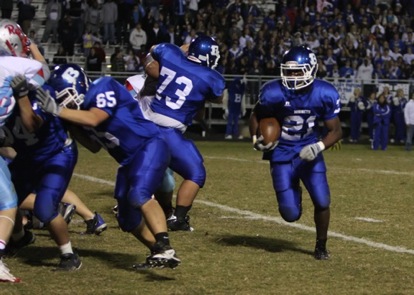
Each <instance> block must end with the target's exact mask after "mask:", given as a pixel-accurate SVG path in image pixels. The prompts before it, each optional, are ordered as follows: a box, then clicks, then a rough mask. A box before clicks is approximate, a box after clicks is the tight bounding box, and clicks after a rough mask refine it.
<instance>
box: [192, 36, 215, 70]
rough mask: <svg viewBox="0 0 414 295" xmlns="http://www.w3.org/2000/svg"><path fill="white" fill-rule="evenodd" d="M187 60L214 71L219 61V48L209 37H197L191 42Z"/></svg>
mask: <svg viewBox="0 0 414 295" xmlns="http://www.w3.org/2000/svg"><path fill="white" fill-rule="evenodd" d="M187 58H188V59H189V60H191V61H193V62H196V63H199V64H202V65H203V66H206V67H209V68H212V69H214V68H215V67H216V66H217V64H218V61H219V59H220V51H219V46H218V44H217V42H216V40H214V39H213V38H211V37H209V36H205V35H203V36H198V37H197V38H194V39H193V40H192V41H191V43H190V46H189V48H188V55H187Z"/></svg>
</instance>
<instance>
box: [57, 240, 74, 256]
mask: <svg viewBox="0 0 414 295" xmlns="http://www.w3.org/2000/svg"><path fill="white" fill-rule="evenodd" d="M59 249H60V252H61V253H62V254H67V253H73V250H72V244H71V243H70V241H69V243H67V244H64V245H62V246H59Z"/></svg>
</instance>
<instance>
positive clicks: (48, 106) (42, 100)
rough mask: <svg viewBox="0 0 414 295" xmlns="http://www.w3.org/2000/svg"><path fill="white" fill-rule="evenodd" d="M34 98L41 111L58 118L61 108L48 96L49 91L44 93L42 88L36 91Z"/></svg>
mask: <svg viewBox="0 0 414 295" xmlns="http://www.w3.org/2000/svg"><path fill="white" fill-rule="evenodd" d="M36 98H37V100H38V101H39V105H40V107H41V108H42V110H43V111H45V112H46V113H50V114H52V115H54V116H59V114H60V112H61V111H62V107H61V106H59V105H58V104H57V103H56V101H55V100H54V98H53V97H51V96H50V93H49V91H45V90H44V89H43V88H41V87H40V88H38V89H37V90H36Z"/></svg>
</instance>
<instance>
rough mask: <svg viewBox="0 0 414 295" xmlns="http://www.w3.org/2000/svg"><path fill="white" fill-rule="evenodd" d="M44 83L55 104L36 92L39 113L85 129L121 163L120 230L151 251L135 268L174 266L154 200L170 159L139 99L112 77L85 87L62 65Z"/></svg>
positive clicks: (75, 70)
mask: <svg viewBox="0 0 414 295" xmlns="http://www.w3.org/2000/svg"><path fill="white" fill-rule="evenodd" d="M48 83H49V84H50V85H51V86H52V87H53V88H54V90H55V91H56V93H57V94H56V97H57V101H58V102H59V104H57V102H56V101H55V100H54V99H53V98H52V97H51V96H50V95H49V94H48V93H47V92H45V91H43V90H38V93H37V98H38V100H39V104H40V105H41V107H42V109H43V110H44V111H46V112H48V113H51V114H54V115H55V116H58V117H60V118H62V119H64V120H66V121H68V122H70V123H73V124H77V125H78V126H79V125H80V126H83V131H86V132H87V133H88V135H89V136H90V138H92V139H94V140H95V143H99V145H100V146H102V147H103V148H105V149H106V150H107V151H108V153H109V154H110V155H111V156H112V157H113V158H114V159H115V160H116V161H117V162H118V163H119V164H120V167H119V169H118V171H117V180H116V185H115V192H114V195H115V198H116V200H117V202H118V214H117V218H118V223H119V226H120V227H121V229H122V230H124V231H126V232H130V233H132V234H133V235H134V236H135V237H136V238H137V239H139V240H140V241H141V242H143V243H144V244H145V245H146V246H147V247H149V248H150V250H151V255H150V256H148V257H147V260H146V263H145V264H142V265H139V266H145V267H170V268H175V267H176V266H178V265H179V264H180V262H181V261H180V259H179V258H177V256H176V253H175V250H174V249H173V248H172V247H171V246H170V241H169V236H168V232H167V222H166V218H165V215H164V212H163V210H162V209H161V207H160V205H159V203H158V202H157V201H156V200H155V199H153V198H152V195H153V193H154V192H155V191H156V189H157V187H158V186H159V184H160V182H161V181H162V178H163V176H164V172H165V170H166V169H167V167H168V163H169V160H170V152H169V150H168V146H167V144H166V143H165V141H164V140H163V139H162V138H161V136H160V132H159V130H158V127H157V126H156V125H155V124H154V123H152V122H151V121H148V120H146V119H145V118H144V116H143V114H142V111H141V109H140V106H139V104H138V103H137V101H136V100H135V99H134V98H133V97H132V96H131V94H130V93H129V92H128V91H127V89H126V88H125V87H124V86H123V85H121V84H120V83H118V82H117V81H116V80H114V79H113V78H111V77H102V78H99V79H98V80H95V81H94V82H93V83H92V84H91V85H89V79H88V78H87V76H86V74H85V73H84V71H83V70H82V68H80V67H79V66H78V65H75V64H66V65H61V66H58V67H56V68H55V70H54V71H53V73H52V76H51V78H50V79H49V81H48ZM75 138H76V137H75ZM81 143H82V142H81ZM82 144H83V143H82ZM96 151H97V150H96Z"/></svg>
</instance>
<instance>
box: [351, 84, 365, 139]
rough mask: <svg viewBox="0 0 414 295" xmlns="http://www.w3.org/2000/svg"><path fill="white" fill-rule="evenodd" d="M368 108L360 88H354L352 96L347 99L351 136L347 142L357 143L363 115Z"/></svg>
mask: <svg viewBox="0 0 414 295" xmlns="http://www.w3.org/2000/svg"><path fill="white" fill-rule="evenodd" d="M367 107H368V101H367V99H366V98H364V97H363V96H362V90H361V88H355V89H354V93H353V95H351V97H350V98H349V108H350V112H351V117H350V126H351V134H350V139H349V142H351V143H357V142H358V141H359V138H360V135H361V124H362V118H363V114H364V112H365V111H366V109H367Z"/></svg>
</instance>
